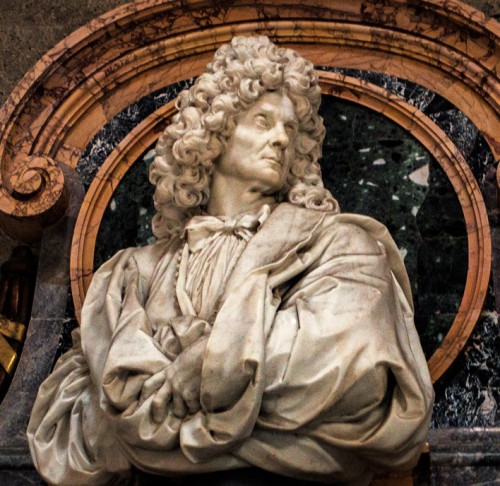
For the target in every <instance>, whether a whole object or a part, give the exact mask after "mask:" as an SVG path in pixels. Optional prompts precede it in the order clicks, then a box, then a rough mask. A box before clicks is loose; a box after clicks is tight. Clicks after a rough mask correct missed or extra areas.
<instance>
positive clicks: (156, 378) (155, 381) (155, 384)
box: [140, 373, 165, 402]
mask: <svg viewBox="0 0 500 486" xmlns="http://www.w3.org/2000/svg"><path fill="white" fill-rule="evenodd" d="M163 383H165V375H164V374H163V373H155V374H154V375H153V376H151V377H149V378H148V379H147V380H146V381H145V382H144V384H143V385H142V390H141V396H140V402H143V401H144V400H147V399H148V398H149V397H150V396H151V395H152V394H153V393H154V392H155V391H156V390H158V389H159V388H160V387H161V386H162V385H163Z"/></svg>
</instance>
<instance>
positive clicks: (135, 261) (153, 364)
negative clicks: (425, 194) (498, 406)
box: [27, 203, 433, 486]
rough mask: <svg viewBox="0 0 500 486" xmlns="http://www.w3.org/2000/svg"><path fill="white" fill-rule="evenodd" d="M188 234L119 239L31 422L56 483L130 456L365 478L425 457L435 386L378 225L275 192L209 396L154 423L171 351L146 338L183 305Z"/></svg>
mask: <svg viewBox="0 0 500 486" xmlns="http://www.w3.org/2000/svg"><path fill="white" fill-rule="evenodd" d="M183 245H184V241H183V240H182V239H180V238H173V239H171V240H169V241H160V242H158V243H156V244H154V245H150V246H147V247H143V248H131V249H127V250H123V251H121V252H119V253H118V254H117V255H115V256H114V257H113V258H112V259H111V260H109V261H108V262H107V263H106V264H104V265H103V266H102V267H101V268H100V269H99V270H98V271H97V272H96V273H95V275H94V278H93V280H92V284H91V286H90V288H89V291H88V293H87V296H86V300H85V305H84V307H83V310H82V319H81V326H80V329H79V330H77V331H76V332H75V333H74V338H75V343H74V347H73V349H72V350H70V351H69V352H68V353H66V354H65V355H63V356H62V357H61V358H60V359H59V361H58V363H57V365H56V367H55V369H54V371H53V373H52V375H51V376H49V378H48V379H47V380H46V381H45V382H44V383H43V385H42V386H41V388H40V390H39V394H38V397H37V399H36V402H35V405H34V408H33V413H32V417H31V420H30V424H29V426H28V432H27V435H28V440H29V443H30V448H31V452H32V456H33V460H34V463H35V466H36V467H37V469H38V470H39V472H40V473H41V475H42V476H43V477H44V478H45V479H46V480H47V481H48V482H49V483H52V484H61V485H64V484H71V485H72V486H77V485H80V484H93V485H94V484H95V485H97V484H106V483H107V482H109V481H110V479H111V478H112V477H113V475H114V474H124V473H125V472H126V471H127V470H129V469H130V467H131V466H132V465H133V466H135V467H137V468H139V469H142V470H144V471H148V472H152V473H157V474H163V475H177V474H185V473H189V474H192V473H201V472H208V471H216V470H224V469H233V468H239V467H245V466H249V465H254V466H257V467H261V468H263V469H266V470H269V471H272V472H275V473H278V474H283V475H288V476H292V477H297V478H302V479H308V480H314V481H320V482H325V483H342V484H344V483H345V484H368V483H369V481H370V479H371V475H372V473H373V471H376V470H379V469H381V470H385V469H400V470H405V469H409V468H411V467H413V466H414V465H415V464H416V461H417V460H418V457H419V455H420V452H421V450H422V445H423V442H424V441H425V438H426V433H427V429H428V426H429V421H430V415H431V408H432V401H433V391H432V385H431V381H430V377H429V373H428V369H427V364H426V361H425V358H424V356H423V353H422V349H421V346H420V342H419V338H418V335H417V333H416V330H415V327H414V324H413V313H412V299H411V292H410V285H409V282H408V277H407V274H406V271H405V269H404V265H403V262H402V260H401V257H400V255H399V252H398V249H397V247H396V245H395V243H394V242H393V240H392V238H391V237H390V235H389V233H388V231H387V229H386V228H385V227H384V226H383V225H381V224H380V223H378V222H376V221H375V220H373V219H371V218H367V217H364V216H358V215H352V214H337V215H334V214H331V213H328V212H321V211H314V210H308V209H303V208H298V207H296V206H293V205H291V204H288V203H282V204H280V205H279V206H278V207H277V208H276V209H275V210H274V211H273V212H272V214H271V215H270V216H269V218H268V219H267V220H266V221H265V222H264V224H263V225H262V227H261V228H260V230H259V231H258V232H257V234H256V235H255V236H253V237H252V238H251V239H250V241H249V243H248V244H247V246H246V248H245V249H244V250H243V252H242V254H241V257H240V259H239V260H238V262H237V264H236V266H235V267H234V269H233V271H232V273H231V276H230V278H229V280H228V281H227V284H226V287H225V289H224V292H223V295H222V299H221V302H220V305H219V308H218V310H217V313H216V315H215V317H214V320H213V322H211V323H210V326H211V331H210V335H209V339H208V344H207V349H206V352H205V355H204V360H203V367H202V375H201V392H200V393H201V394H200V402H201V410H200V411H199V412H197V413H195V414H192V415H188V416H186V417H184V418H182V419H181V418H178V417H176V416H174V415H173V414H168V415H167V417H166V418H165V420H164V421H163V422H161V423H155V422H154V421H153V420H152V418H151V417H152V415H151V402H152V397H150V398H148V399H147V400H145V401H141V400H139V397H140V392H141V389H142V385H143V384H144V382H145V380H147V379H148V378H149V377H151V376H152V375H153V374H155V373H157V372H159V371H161V370H162V369H164V368H165V367H166V366H168V365H169V363H170V362H171V361H170V359H169V358H168V357H167V356H166V355H165V352H164V351H163V350H162V348H161V346H160V345H159V343H158V341H157V340H156V339H154V337H153V336H154V335H155V333H156V332H158V329H162V328H163V327H165V326H169V325H171V324H170V323H171V322H173V321H175V320H176V319H182V318H183V317H182V316H183V315H185V314H186V312H187V311H186V309H183V306H182V302H181V301H182V299H181V298H180V297H179V295H177V289H176V283H177V280H178V275H177V274H176V272H177V268H178V257H177V256H178V254H179V250H180V249H181V248H182V246H183ZM185 317H186V318H189V316H185ZM191 318H192V316H191ZM80 332H81V340H80V338H79V335H80Z"/></svg>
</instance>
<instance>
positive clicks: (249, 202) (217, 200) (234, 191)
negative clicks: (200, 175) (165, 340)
mask: <svg viewBox="0 0 500 486" xmlns="http://www.w3.org/2000/svg"><path fill="white" fill-rule="evenodd" d="M275 201H276V200H275V197H274V196H272V195H271V196H269V195H264V194H262V193H261V192H259V191H258V190H256V189H255V188H253V187H252V186H251V185H249V184H248V182H246V181H241V180H240V179H236V178H232V177H228V176H225V175H221V174H219V173H218V172H216V171H214V173H213V174H212V181H211V185H210V199H209V201H208V204H207V212H208V214H210V215H212V216H227V217H233V216H236V215H238V214H242V213H245V212H248V211H251V210H253V209H258V208H260V207H261V206H262V205H263V204H272V203H274V202H275Z"/></svg>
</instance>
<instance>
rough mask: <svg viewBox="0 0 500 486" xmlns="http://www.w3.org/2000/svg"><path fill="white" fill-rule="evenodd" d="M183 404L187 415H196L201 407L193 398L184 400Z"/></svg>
mask: <svg viewBox="0 0 500 486" xmlns="http://www.w3.org/2000/svg"><path fill="white" fill-rule="evenodd" d="M185 402H186V406H187V408H188V410H189V413H192V414H194V413H196V412H197V411H198V410H200V408H201V405H200V402H199V401H198V400H197V399H195V398H192V399H187V398H186V399H185Z"/></svg>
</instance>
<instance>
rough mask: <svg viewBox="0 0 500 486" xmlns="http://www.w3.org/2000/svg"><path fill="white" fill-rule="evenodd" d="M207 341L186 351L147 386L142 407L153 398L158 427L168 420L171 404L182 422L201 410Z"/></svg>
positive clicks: (203, 340)
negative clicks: (190, 414)
mask: <svg viewBox="0 0 500 486" xmlns="http://www.w3.org/2000/svg"><path fill="white" fill-rule="evenodd" d="M207 341H208V337H204V338H202V339H200V340H199V341H197V342H195V343H194V344H192V345H191V346H189V347H188V348H186V349H185V350H184V351H183V352H182V353H181V354H180V355H179V356H178V357H177V359H176V360H175V361H173V362H172V363H171V364H170V365H169V366H167V367H166V368H164V369H163V370H161V371H159V372H158V373H155V374H154V375H153V376H151V377H150V378H149V379H147V380H146V381H145V382H144V385H143V387H142V391H141V397H140V400H139V403H142V402H144V401H145V400H147V399H148V398H149V397H150V396H151V395H153V394H154V398H153V401H152V404H151V413H152V418H153V420H154V421H155V422H156V423H161V422H163V421H164V420H165V418H166V416H167V412H168V406H169V403H170V401H172V412H173V413H174V415H175V416H176V417H179V418H182V417H185V416H186V415H187V413H188V412H189V413H196V412H197V411H198V410H199V409H200V384H201V368H202V365H203V357H204V355H205V349H206V347H207Z"/></svg>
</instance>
